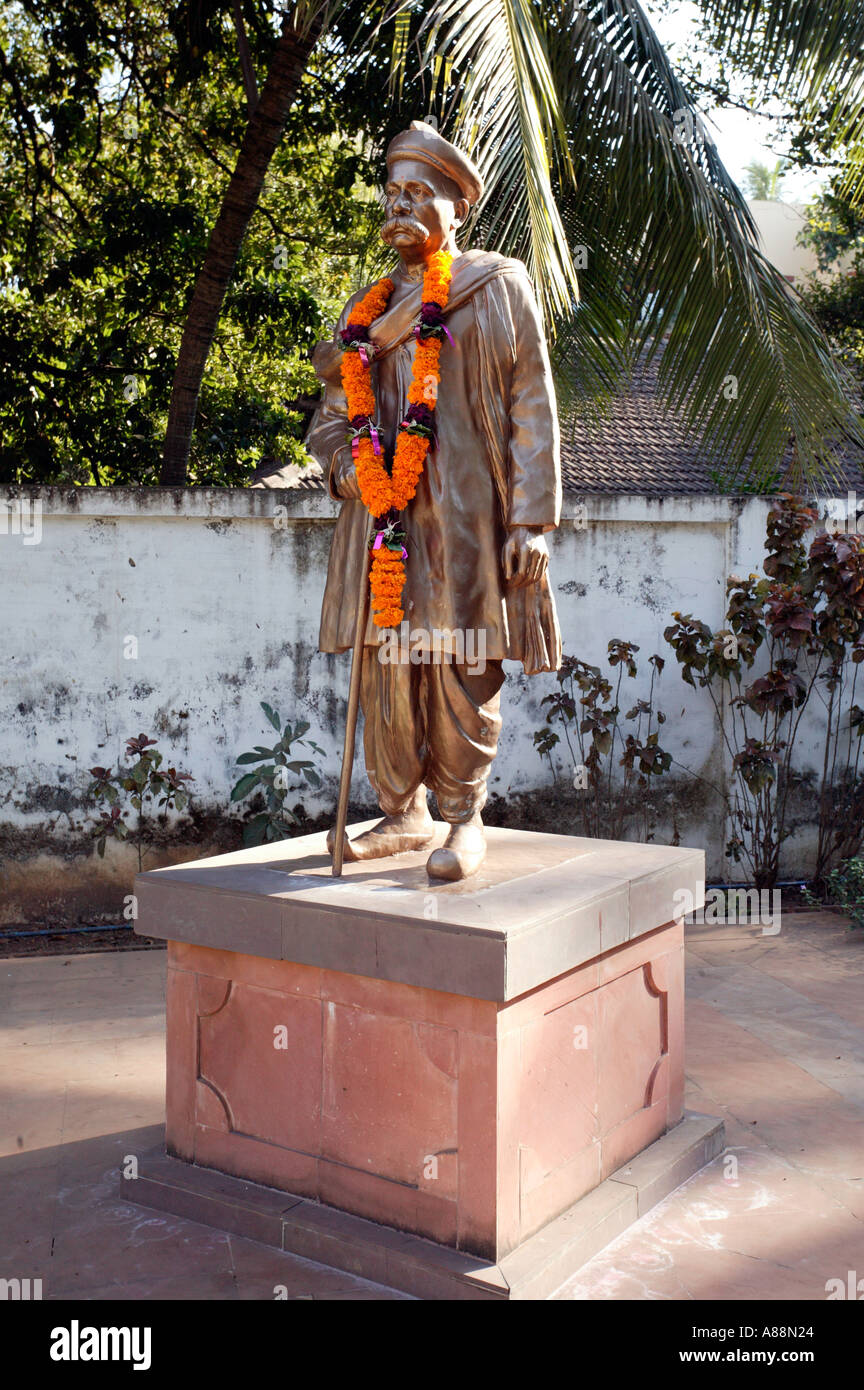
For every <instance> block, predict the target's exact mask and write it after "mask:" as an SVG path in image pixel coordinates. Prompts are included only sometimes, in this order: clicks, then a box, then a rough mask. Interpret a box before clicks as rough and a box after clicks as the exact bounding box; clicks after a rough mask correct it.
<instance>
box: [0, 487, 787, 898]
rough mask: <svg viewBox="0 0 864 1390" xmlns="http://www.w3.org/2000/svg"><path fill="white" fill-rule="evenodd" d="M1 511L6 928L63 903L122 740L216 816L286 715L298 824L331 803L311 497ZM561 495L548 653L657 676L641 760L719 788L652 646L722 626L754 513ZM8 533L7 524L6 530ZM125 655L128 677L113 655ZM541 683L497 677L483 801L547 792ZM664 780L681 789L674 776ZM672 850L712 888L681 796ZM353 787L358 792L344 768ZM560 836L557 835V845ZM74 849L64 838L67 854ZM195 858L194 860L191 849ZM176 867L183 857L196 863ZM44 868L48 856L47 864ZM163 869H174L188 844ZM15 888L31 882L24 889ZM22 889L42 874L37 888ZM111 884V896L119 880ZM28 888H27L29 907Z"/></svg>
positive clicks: (82, 872) (701, 702)
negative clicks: (627, 659)
mask: <svg viewBox="0 0 864 1390" xmlns="http://www.w3.org/2000/svg"><path fill="white" fill-rule="evenodd" d="M19 496H21V497H23V498H24V499H25V502H26V501H27V500H29V501H31V502H32V503H33V504H34V505H35V504H37V503H38V504H41V537H40V538H39V540H38V543H28V542H32V541H35V540H36V536H35V534H34V535H32V536H29V537H28V536H24V535H21V534H15V532H16V531H17V530H18V521H17V506H18V504H17V503H16V502H15V501H14V499H15V498H16V497H19ZM8 497H9V498H10V499H12V500H11V501H9V502H7V506H6V509H5V510H4V509H3V508H2V506H0V592H2V594H3V608H4V623H3V627H4V643H3V647H4V661H3V668H2V679H0V822H2V823H3V825H4V827H5V840H4V842H3V851H2V859H3V870H4V878H5V883H6V908H5V909H4V910H5V913H6V920H10V919H11V920H15V918H16V914H19V915H20V913H22V912H24V911H25V909H26V911H27V912H29V911H30V908H26V905H25V907H22V906H21V903H22V902H23V898H22V897H21V895H22V894H23V895H24V897H26V896H27V893H25V886H26V884H29V885H30V889H33V883H34V882H36V881H37V880H38V891H37V890H33V891H37V897H38V895H39V893H41V898H39V901H40V902H41V903H42V906H43V910H47V908H48V907H50V905H51V903H52V902H53V903H59V901H60V899H61V898H63V897H64V895H66V896H67V897H68V892H69V891H70V885H71V886H72V888H75V885H76V884H77V885H79V886H78V888H75V891H84V890H85V888H86V885H87V883H88V882H90V880H91V879H92V875H93V874H94V873H95V872H97V871H98V873H99V874H102V875H103V876H104V875H105V874H110V873H111V872H112V867H111V866H112V864H114V865H115V867H117V868H118V872H119V863H120V861H118V860H117V858H116V856H115V855H113V854H112V853H111V852H109V855H108V856H107V860H106V865H105V866H101V865H97V864H95V863H94V862H93V861H86V860H83V859H82V856H81V854H80V826H81V823H82V814H81V810H80V807H79V806H78V804H77V803H78V802H79V799H80V794H81V792H82V791H83V789H84V787H85V786H86V783H87V780H88V778H87V771H86V770H87V769H88V768H89V767H91V766H93V765H94V764H97V763H101V764H106V765H107V764H110V763H112V762H115V763H116V760H117V758H118V756H119V755H120V754H121V753H122V751H123V744H124V740H125V739H126V738H127V737H130V736H132V735H135V734H139V733H146V734H148V735H152V736H156V737H158V738H159V739H160V743H161V745H162V746H163V747H164V748H165V750H166V752H167V751H168V749H169V748H170V753H171V761H172V762H173V763H175V764H176V766H177V767H178V768H180V769H182V770H184V771H188V772H191V773H192V774H193V775H194V777H195V784H194V800H195V803H196V805H197V806H198V807H199V808H203V809H208V810H210V811H212V812H213V813H216V814H217V815H218V814H222V813H223V812H224V811H225V810H227V808H228V792H229V789H230V787H231V785H232V783H233V781H234V780H236V777H237V775H238V773H237V770H236V768H235V766H234V760H235V759H236V757H237V755H238V754H239V753H241V752H243V751H245V750H246V749H248V748H250V747H252V745H254V744H255V743H258V742H264V743H267V742H268V738H267V726H266V725H265V723H264V722H263V715H262V713H261V711H260V709H259V707H258V702H259V701H260V700H266V701H269V702H271V703H273V704H274V705H275V706H276V707H277V708H278V709H279V710H280V712H281V713H282V714H283V716H287V715H291V716H292V717H297V716H302V717H304V718H306V719H308V720H309V722H310V724H311V725H312V730H311V734H310V736H312V737H314V738H315V739H316V740H317V742H319V743H320V744H322V745H323V747H324V748H325V749H326V751H327V759H326V764H325V772H326V774H327V777H328V780H327V784H326V786H325V789H324V791H323V793H322V795H320V796H318V797H317V798H316V797H314V796H311V795H307V794H305V793H304V795H303V800H304V803H305V805H306V807H307V810H308V811H309V812H310V813H312V814H314V813H316V812H319V811H324V810H326V809H327V808H328V807H329V806H331V805H332V804H333V802H334V800H335V781H336V777H337V774H338V766H339V751H340V740H341V735H342V721H343V715H344V708H345V704H344V702H345V695H346V689H347V680H348V664H349V659H348V657H347V655H346V656H343V657H333V656H324V655H322V654H320V653H319V652H318V651H317V632H318V617H319V611H320V604H321V595H322V590H323V585H324V577H325V573H326V563H327V551H328V544H329V539H330V535H331V530H332V524H333V517H334V515H335V506H334V504H333V503H331V502H330V500H329V499H328V498H326V497H325V496H323V495H321V494H315V493H309V492H276V491H269V490H266V489H264V490H254V489H249V490H222V489H185V490H178V491H174V490H171V489H123V488H120V489H104V490H103V489H98V488H84V489H77V490H74V489H68V490H66V489H41V490H40V489H27V490H20V491H14V490H12V491H10V492H9V493H8ZM585 501H586V505H587V512H588V523H587V527H586V528H585V529H577V528H576V527H575V526H574V523H573V516H574V511H575V509H576V505H577V499H576V498H573V497H569V498H567V499H566V502H565V519H564V521H563V523H562V526H561V528H560V530H559V532H558V533H557V534H556V535H555V537H554V539H553V541H552V561H551V572H552V578H553V585H554V588H555V591H556V597H557V601H558V604H559V611H560V617H561V626H562V631H563V635H564V645H565V651H567V652H570V653H572V654H575V655H579V656H581V657H583V658H584V659H585V660H588V661H591V662H594V663H598V664H602V663H603V661H604V657H605V650H606V644H607V642H608V640H609V639H610V638H611V637H620V638H625V639H627V640H630V641H635V642H637V643H638V644H639V646H640V647H641V652H640V663H641V670H640V679H641V674H642V673H643V672H644V674H645V677H646V682H647V676H648V666H647V658H648V656H649V655H650V654H651V653H652V652H655V651H656V652H659V653H661V654H662V655H664V656H666V657H667V658H670V659H668V660H667V666H666V671H665V672H664V675H663V678H662V681H661V684H660V688H659V698H658V703H659V704H660V706H661V707H662V708H663V709H664V710H665V712H666V713H667V715H668V717H669V718H668V722H667V724H666V725H665V727H664V729H663V734H662V742H663V743H664V744H665V745H666V746H667V747H669V748H670V750H671V751H672V752H673V754H674V756H675V757H676V758H677V759H679V760H680V761H681V762H683V763H685V764H687V765H688V766H689V767H690V768H692V769H693V770H695V771H704V772H706V774H708V775H711V776H715V777H717V778H722V775H723V772H722V758H721V756H720V744H719V740H718V736H717V730H716V729H715V726H714V719H713V714H712V711H711V708H710V705H709V703H708V700H707V697H706V696H705V695H704V693H703V692H696V691H693V690H691V689H690V687H689V686H686V685H684V683H683V682H682V680H681V678H680V674H679V668H678V666H677V663H675V662H674V659H671V651H670V649H669V648H667V647H666V646H665V644H664V642H663V629H664V627H666V626H667V624H668V623H669V622H670V621H671V616H670V615H671V613H672V610H673V609H678V610H681V611H683V612H685V613H687V612H691V613H693V614H694V615H696V616H698V617H700V618H702V619H704V620H705V621H707V622H708V623H710V624H711V625H712V626H713V625H719V624H720V623H721V620H722V614H723V606H724V592H725V581H726V576H727V575H728V574H729V573H732V572H734V571H735V570H744V571H745V572H746V571H748V570H750V569H753V568H756V567H757V566H759V564H760V557H761V553H762V540H763V537H764V524H765V515H766V512H767V504H766V503H765V502H764V501H762V500H760V499H732V498H725V497H677V498H668V499H662V500H661V499H654V498H645V497H638V496H608V497H606V496H604V497H600V496H597V497H589V498H587V499H585ZM24 517H25V521H26V518H27V513H26V512H25V513H24ZM130 638H134V639H136V641H137V656H136V657H134V658H133V659H127V657H126V656H125V655H124V647H125V649H127V650H128V648H129V645H130V644H129V641H128V639H130ZM554 685H555V681H554V677H552V676H543V677H535V678H532V679H530V680H529V679H527V678H526V677H525V676H524V675H523V674H521V668H520V667H517V666H515V665H512V664H509V663H508V682H507V685H506V686H505V691H504V694H503V705H504V714H505V727H504V734H503V737H502V742H501V748H500V752H499V756H498V759H497V761H496V763H495V766H494V768H493V774H492V776H493V780H492V783H491V787H492V790H493V791H495V792H497V793H498V794H500V795H504V796H506V795H507V794H508V793H509V792H512V791H518V790H522V789H528V788H532V787H542V786H545V785H548V784H549V781H550V774H549V770H548V767H546V766H544V765H543V764H542V763H541V761H540V759H539V757H538V755H537V753H536V751H535V749H534V747H533V744H532V735H533V732H534V730H535V729H537V728H538V727H539V726H540V724H541V723H542V713H541V710H540V700H541V698H542V696H543V695H544V694H546V693H548V691H549V690H551V689H553V688H554ZM681 776H682V778H683V774H681ZM681 788H682V790H681V805H682V815H683V817H684V826H683V828H684V830H685V831H686V835H685V838H686V840H687V841H688V842H689V843H694V844H700V843H701V844H707V846H708V848H709V849H710V851H711V854H710V860H711V863H710V869H709V872H710V873H711V874H712V875H715V876H716V875H718V874H721V873H722V872H723V868H724V866H723V860H722V854H721V852H720V846H721V843H722V825H721V824H720V823H719V822H718V820H717V811H716V806H712V805H711V804H710V803H711V798H710V797H709V796H707V795H705V794H704V793H703V792H701V791H699V790H698V789H697V788H695V784H692V783H688V781H687V779H686V778H683V780H682V783H681ZM355 790H356V792H357V793H358V794H360V795H364V793H365V792H366V791H367V788H366V784H365V776H364V772H363V766H362V759H361V756H360V754H359V750H358V758H357V762H356V764H355ZM563 828H566V827H562V829H563ZM76 832H77V833H78V839H77V840H76V838H75V836H76ZM202 844H204V845H205V846H206V836H205V840H204V841H202ZM195 852H196V853H197V852H203V849H202V850H200V851H198V850H196V851H195ZM64 856H65V857H64ZM179 857H189V851H188V848H187V849H186V850H185V852H182V853H179ZM34 875H35V876H36V878H35V879H34ZM40 875H41V878H40V877H39V876H40ZM118 881H119V880H118ZM30 889H28V891H30Z"/></svg>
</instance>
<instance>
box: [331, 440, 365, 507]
mask: <svg viewBox="0 0 864 1390" xmlns="http://www.w3.org/2000/svg"><path fill="white" fill-rule="evenodd" d="M332 477H333V483H334V485H335V488H336V491H337V492H338V494H339V496H340V497H344V498H345V500H346V501H348V499H349V498H352V497H359V496H360V484H359V483H358V481H357V469H356V468H355V466H354V459H353V458H352V456H351V445H350V444H345V445H343V446H342V448H341V449H337V450H336V454H335V456H334V459H333V473H332Z"/></svg>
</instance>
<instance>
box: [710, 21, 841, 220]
mask: <svg viewBox="0 0 864 1390" xmlns="http://www.w3.org/2000/svg"><path fill="white" fill-rule="evenodd" d="M699 6H700V9H701V11H702V14H703V17H704V19H705V21H706V25H707V26H708V28H709V29H710V31H711V35H712V38H713V39H714V40H715V42H716V43H717V45H718V47H719V48H720V50H721V51H722V52H723V53H724V54H725V55H726V56H727V57H728V58H729V59H730V61H731V62H733V63H736V62H737V63H741V64H743V65H745V66H746V68H747V70H748V71H750V72H752V73H763V74H764V79H763V82H762V90H763V91H764V92H765V94H766V95H773V96H780V97H783V98H785V99H787V100H788V99H792V100H794V101H796V102H797V103H799V104H800V107H801V112H802V115H803V116H804V118H805V119H808V118H809V119H812V120H814V121H815V122H821V121H824V120H825V116H826V112H827V113H828V120H827V127H826V130H827V134H828V136H829V138H831V139H833V140H834V141H836V142H837V143H838V144H843V145H845V146H846V147H847V149H846V162H847V165H848V172H847V175H846V179H845V188H846V191H847V192H848V193H849V194H850V195H851V196H852V197H853V198H854V199H855V200H856V201H860V200H861V198H862V197H864V62H862V55H864V4H862V0H827V3H823V4H816V3H814V0H699Z"/></svg>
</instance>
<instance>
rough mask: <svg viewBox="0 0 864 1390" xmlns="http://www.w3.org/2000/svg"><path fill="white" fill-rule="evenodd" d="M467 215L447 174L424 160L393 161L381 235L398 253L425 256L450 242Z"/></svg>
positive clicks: (385, 193) (385, 187)
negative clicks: (439, 171)
mask: <svg viewBox="0 0 864 1390" xmlns="http://www.w3.org/2000/svg"><path fill="white" fill-rule="evenodd" d="M467 215H468V203H467V201H466V200H465V199H464V198H462V197H460V196H459V189H458V188H457V187H456V185H455V184H454V183H453V182H452V180H450V179H448V178H447V177H446V175H444V174H439V173H438V172H437V171H436V170H435V169H433V168H432V167H431V165H429V164H426V163H425V162H424V161H423V160H419V159H396V160H394V161H393V164H392V165H391V166H390V170H389V174H388V178H387V182H386V184H385V185H384V217H385V221H384V225H383V227H382V228H381V235H382V237H383V238H384V240H385V241H386V242H387V243H388V245H390V246H392V247H393V249H394V250H395V251H398V252H399V254H400V255H403V256H406V258H408V259H416V258H417V256H418V255H420V256H422V257H423V259H428V257H429V256H433V255H434V254H435V252H436V251H440V250H441V248H442V246H447V245H449V244H451V242H452V238H453V235H454V233H455V231H456V228H457V227H459V226H461V224H462V223H463V222H464V220H465V218H466V217H467Z"/></svg>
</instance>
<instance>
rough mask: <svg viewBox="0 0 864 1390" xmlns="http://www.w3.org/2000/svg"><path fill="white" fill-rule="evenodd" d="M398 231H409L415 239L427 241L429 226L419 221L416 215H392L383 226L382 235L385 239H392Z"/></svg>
mask: <svg viewBox="0 0 864 1390" xmlns="http://www.w3.org/2000/svg"><path fill="white" fill-rule="evenodd" d="M397 232H408V234H409V235H410V236H411V237H412V238H413V240H414V241H425V240H426V239H427V237H428V236H429V231H428V228H426V227H424V226H423V223H422V222H418V221H417V219H416V217H390V218H388V220H387V221H386V222H385V223H384V226H383V227H382V228H381V236H382V238H383V239H384V241H392V239H393V237H394V236H395V234H396V233H397Z"/></svg>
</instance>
